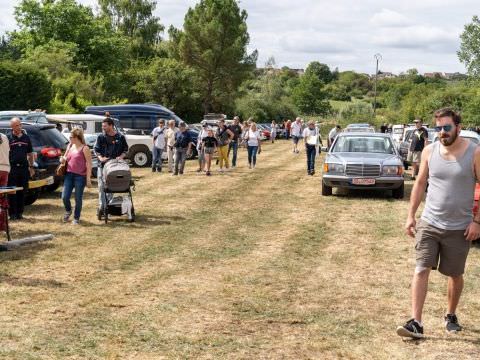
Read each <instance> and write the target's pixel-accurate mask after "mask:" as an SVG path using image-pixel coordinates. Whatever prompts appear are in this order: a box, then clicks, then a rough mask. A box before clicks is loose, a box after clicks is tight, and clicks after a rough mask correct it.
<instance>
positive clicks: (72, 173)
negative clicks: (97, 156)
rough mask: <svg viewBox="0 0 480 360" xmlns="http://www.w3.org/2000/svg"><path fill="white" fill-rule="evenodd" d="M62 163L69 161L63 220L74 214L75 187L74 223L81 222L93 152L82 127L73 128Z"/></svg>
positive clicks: (63, 192)
mask: <svg viewBox="0 0 480 360" xmlns="http://www.w3.org/2000/svg"><path fill="white" fill-rule="evenodd" d="M60 161H61V162H62V163H64V162H67V171H66V173H65V177H64V178H63V191H62V200H63V205H64V206H65V215H64V216H63V221H64V222H68V221H69V220H70V216H72V204H71V202H70V198H71V197H72V192H73V189H75V212H74V214H73V221H72V224H74V225H78V224H79V223H80V214H81V212H82V202H83V191H84V190H85V186H88V187H91V186H92V181H91V176H92V153H91V152H90V148H89V147H88V146H87V145H85V137H84V135H83V130H82V129H78V128H77V129H73V130H72V132H71V133H70V144H69V145H68V148H67V151H66V152H65V155H64V156H62V157H61V159H60Z"/></svg>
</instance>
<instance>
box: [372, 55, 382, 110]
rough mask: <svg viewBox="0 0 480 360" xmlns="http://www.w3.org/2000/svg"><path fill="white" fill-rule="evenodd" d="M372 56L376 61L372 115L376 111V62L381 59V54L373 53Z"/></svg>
mask: <svg viewBox="0 0 480 360" xmlns="http://www.w3.org/2000/svg"><path fill="white" fill-rule="evenodd" d="M373 58H374V59H375V61H376V62H377V67H376V70H375V85H374V90H373V92H374V94H375V95H374V100H373V116H375V115H376V113H377V77H378V62H379V61H380V60H382V54H380V53H377V54H375V55H373Z"/></svg>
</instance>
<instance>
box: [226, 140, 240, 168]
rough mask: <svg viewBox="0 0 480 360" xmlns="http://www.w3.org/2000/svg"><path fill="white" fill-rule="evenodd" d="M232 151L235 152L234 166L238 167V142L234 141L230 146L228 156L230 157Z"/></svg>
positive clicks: (233, 156) (233, 157)
mask: <svg viewBox="0 0 480 360" xmlns="http://www.w3.org/2000/svg"><path fill="white" fill-rule="evenodd" d="M230 150H233V155H232V166H237V153H238V142H237V141H232V142H231V143H230V145H229V146H228V156H230Z"/></svg>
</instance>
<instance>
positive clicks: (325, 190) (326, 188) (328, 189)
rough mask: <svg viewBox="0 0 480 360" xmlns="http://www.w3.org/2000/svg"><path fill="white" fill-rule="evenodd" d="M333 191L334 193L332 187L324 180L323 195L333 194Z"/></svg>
mask: <svg viewBox="0 0 480 360" xmlns="http://www.w3.org/2000/svg"><path fill="white" fill-rule="evenodd" d="M332 193H333V189H332V187H331V186H327V185H325V183H324V182H323V181H322V195H323V196H331V195H332Z"/></svg>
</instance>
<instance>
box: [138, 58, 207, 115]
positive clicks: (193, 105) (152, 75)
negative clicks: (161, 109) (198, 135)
mask: <svg viewBox="0 0 480 360" xmlns="http://www.w3.org/2000/svg"><path fill="white" fill-rule="evenodd" d="M134 76H135V79H134V84H135V85H134V86H133V88H132V90H133V91H134V92H135V93H136V95H135V96H136V98H137V99H138V100H140V101H142V102H154V103H159V104H162V105H164V106H166V107H168V108H169V109H171V110H173V111H175V113H176V114H177V115H179V116H180V117H181V118H182V119H184V120H185V121H187V122H198V119H201V117H202V110H201V108H202V106H201V101H200V96H199V94H198V93H196V92H195V90H194V89H195V86H194V83H195V73H194V71H193V70H192V69H191V68H189V67H186V66H185V65H183V64H182V63H180V62H179V61H177V60H175V59H166V58H155V59H153V60H152V61H151V62H149V63H146V64H145V65H144V66H143V67H142V68H140V69H139V70H137V71H136V72H135V75H134Z"/></svg>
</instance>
